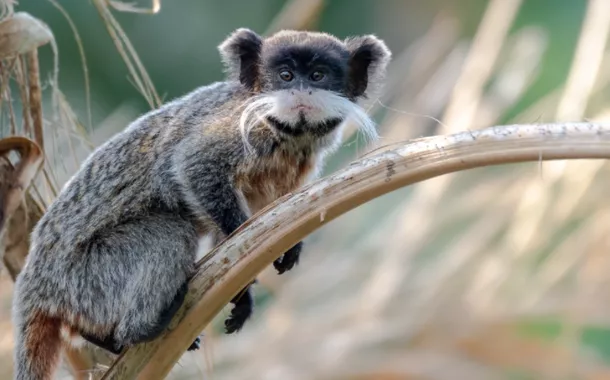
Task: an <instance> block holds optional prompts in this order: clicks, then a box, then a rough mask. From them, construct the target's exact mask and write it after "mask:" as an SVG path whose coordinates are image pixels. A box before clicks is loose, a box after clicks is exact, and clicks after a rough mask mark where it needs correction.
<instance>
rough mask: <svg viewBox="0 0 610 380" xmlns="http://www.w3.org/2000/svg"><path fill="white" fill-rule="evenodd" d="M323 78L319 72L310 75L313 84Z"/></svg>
mask: <svg viewBox="0 0 610 380" xmlns="http://www.w3.org/2000/svg"><path fill="white" fill-rule="evenodd" d="M323 78H324V73H323V72H321V71H314V72H313V73H311V80H312V81H314V82H318V81H321V80H322V79H323Z"/></svg>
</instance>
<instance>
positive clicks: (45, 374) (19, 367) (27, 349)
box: [14, 311, 62, 380]
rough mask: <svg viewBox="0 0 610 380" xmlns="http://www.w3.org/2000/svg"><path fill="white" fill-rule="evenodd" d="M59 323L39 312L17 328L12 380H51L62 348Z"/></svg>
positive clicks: (54, 318)
mask: <svg viewBox="0 0 610 380" xmlns="http://www.w3.org/2000/svg"><path fill="white" fill-rule="evenodd" d="M60 329H61V320H60V319H59V318H56V317H50V316H48V315H46V314H44V313H42V312H40V311H37V312H34V313H32V314H31V315H30V316H28V317H27V318H26V319H25V320H24V321H23V324H21V325H20V326H18V328H17V331H15V333H16V338H17V341H16V347H15V364H16V368H15V375H14V378H15V380H51V379H52V378H53V374H54V372H55V370H56V368H57V365H58V363H59V356H60V352H61V348H62V340H61V335H60Z"/></svg>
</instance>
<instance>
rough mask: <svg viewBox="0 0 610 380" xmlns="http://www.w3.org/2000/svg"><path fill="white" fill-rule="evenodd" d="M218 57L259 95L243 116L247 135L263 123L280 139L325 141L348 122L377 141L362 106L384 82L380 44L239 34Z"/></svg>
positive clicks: (320, 36)
mask: <svg viewBox="0 0 610 380" xmlns="http://www.w3.org/2000/svg"><path fill="white" fill-rule="evenodd" d="M220 51H221V52H222V54H223V58H224V60H225V63H227V64H228V65H229V71H230V73H231V72H232V73H233V75H234V76H235V74H238V77H239V80H240V82H241V83H242V84H243V85H244V86H245V87H246V88H247V89H248V90H250V91H252V92H253V93H254V94H255V95H254V96H253V97H252V98H250V99H249V101H248V102H247V104H246V106H245V108H244V111H243V113H242V117H241V123H240V126H241V129H242V133H244V135H247V134H248V132H249V131H250V130H251V129H252V128H253V127H254V126H255V125H257V124H259V123H260V122H261V121H265V122H266V123H267V124H268V125H270V126H271V127H273V128H275V129H276V130H277V131H279V132H280V133H284V134H289V135H293V136H300V135H312V136H325V135H327V134H329V133H332V132H334V131H335V130H337V127H338V126H339V125H340V124H341V123H342V122H343V121H344V120H346V119H347V118H350V119H352V120H353V121H355V122H356V124H358V125H359V126H360V127H361V129H362V130H363V131H364V132H365V133H366V134H368V135H369V136H375V135H376V131H375V126H374V123H373V122H372V121H371V119H370V118H369V117H368V115H367V114H366V112H365V111H364V110H363V109H362V108H361V107H360V106H359V105H358V101H359V100H360V99H362V98H366V96H367V94H366V92H367V89H369V88H370V87H371V84H375V83H373V82H374V81H380V80H381V77H382V76H383V73H384V71H385V67H386V64H387V62H388V60H389V58H390V52H389V50H388V49H387V48H386V46H385V44H383V42H381V41H380V40H378V39H377V38H375V37H373V36H364V37H357V38H351V39H347V40H345V41H341V40H339V39H337V38H335V37H332V36H330V35H328V34H324V33H314V32H302V31H301V32H295V31H282V32H279V33H277V34H275V35H273V36H271V37H269V38H266V39H262V38H261V37H260V36H258V35H257V34H256V33H254V32H252V31H250V30H247V29H239V30H237V31H236V32H235V33H234V34H233V35H232V36H231V37H229V38H228V39H227V40H226V41H225V42H224V43H223V44H221V45H220Z"/></svg>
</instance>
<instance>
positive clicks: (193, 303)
mask: <svg viewBox="0 0 610 380" xmlns="http://www.w3.org/2000/svg"><path fill="white" fill-rule="evenodd" d="M595 158H606V159H607V158H610V125H607V124H606V125H603V124H594V123H566V124H540V125H536V124H529V125H512V126H502V127H497V126H496V127H490V128H486V129H482V130H479V131H473V132H461V133H456V134H452V135H448V136H435V137H430V138H422V139H417V140H413V141H411V142H408V143H406V144H404V145H403V146H400V147H397V148H395V149H392V150H388V151H384V152H382V153H378V154H375V155H367V156H365V157H363V158H361V159H360V160H358V161H355V162H353V163H352V164H351V165H349V166H348V167H347V168H345V169H343V170H341V171H339V172H337V173H335V174H333V175H331V176H328V177H327V178H323V179H321V180H319V181H316V182H314V183H312V184H310V185H308V186H306V187H304V188H303V189H301V190H300V191H298V192H296V193H294V194H287V195H286V196H284V197H283V198H281V199H279V200H277V201H276V202H275V203H274V204H272V205H270V206H269V207H267V208H266V209H263V210H261V211H260V212H259V213H258V214H256V215H254V216H253V217H252V218H251V219H250V220H248V221H247V222H246V223H244V225H242V226H241V227H240V228H239V229H238V230H237V231H235V233H234V234H233V235H231V236H230V237H229V238H228V239H227V240H225V241H224V242H223V243H222V244H220V245H219V246H217V247H216V248H215V249H214V250H213V251H212V252H210V253H209V254H208V255H207V256H206V257H205V258H204V259H203V260H202V261H201V262H200V263H199V270H198V272H197V274H196V275H195V277H194V278H193V279H192V280H191V283H190V289H189V293H188V295H187V298H186V301H185V303H184V305H183V307H182V308H181V309H180V310H179V312H178V313H177V315H176V316H175V317H174V319H173V320H172V323H171V324H170V328H169V330H168V331H166V332H165V333H163V334H162V335H161V336H160V337H159V338H158V339H156V340H155V341H153V342H150V343H146V344H141V345H138V346H136V347H133V348H131V349H129V350H127V351H126V352H125V353H123V354H122V355H121V356H120V357H119V358H118V359H117V361H116V362H115V364H114V365H113V366H112V367H111V368H110V369H109V370H108V371H107V373H106V374H105V375H104V377H103V378H104V379H133V378H136V377H137V378H141V379H147V380H148V379H162V378H164V377H165V376H166V375H167V374H168V373H169V371H170V370H171V369H172V367H173V366H174V364H175V363H176V361H177V360H178V359H179V358H180V356H181V355H182V354H183V353H184V352H185V351H186V349H187V347H188V346H189V345H190V343H191V342H192V341H193V339H195V337H196V336H197V335H198V334H199V333H200V332H201V331H202V330H203V329H204V328H205V326H206V325H207V324H208V323H209V322H210V321H211V320H212V319H213V318H214V316H215V315H216V314H217V313H218V312H220V311H221V310H222V308H223V307H225V305H227V303H228V302H229V300H230V299H231V298H232V297H233V296H234V295H235V294H237V292H238V291H239V290H240V289H242V288H243V287H244V286H245V285H247V284H248V283H249V282H250V281H251V280H252V279H253V278H255V277H256V276H257V275H258V274H259V273H260V272H261V271H262V270H263V269H265V267H267V266H268V265H269V264H271V262H272V261H273V260H275V259H276V258H278V257H279V256H280V255H281V254H282V253H283V252H284V251H285V250H287V249H288V248H289V247H291V246H292V245H294V244H295V243H296V242H298V241H300V240H302V239H303V238H305V237H306V236H307V235H308V234H310V233H311V232H313V231H314V230H316V229H318V228H320V227H321V226H323V225H324V224H326V223H328V222H329V221H332V220H333V219H335V218H337V217H338V216H340V215H342V214H344V213H346V212H347V211H349V210H351V209H354V208H356V207H357V206H359V205H361V204H363V203H366V202H368V201H370V200H372V199H374V198H377V197H379V196H381V195H384V194H386V193H388V192H391V191H393V190H396V189H398V188H401V187H404V186H407V185H410V184H414V183H417V182H421V181H424V180H426V179H430V178H433V177H436V176H440V175H443V174H447V173H452V172H456V171H460V170H467V169H471V168H477V167H483V166H491V165H500V164H508V163H517V162H532V161H533V162H535V161H538V160H544V161H546V160H558V159H595Z"/></svg>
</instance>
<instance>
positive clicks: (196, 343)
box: [187, 337, 201, 351]
mask: <svg viewBox="0 0 610 380" xmlns="http://www.w3.org/2000/svg"><path fill="white" fill-rule="evenodd" d="M200 348H201V339H200V338H199V337H197V338H195V341H194V342H193V343H192V344H191V345H190V346H189V348H188V349H187V351H196V350H198V349H200Z"/></svg>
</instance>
